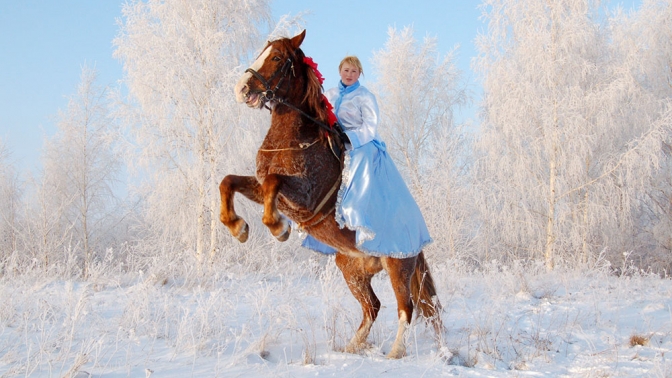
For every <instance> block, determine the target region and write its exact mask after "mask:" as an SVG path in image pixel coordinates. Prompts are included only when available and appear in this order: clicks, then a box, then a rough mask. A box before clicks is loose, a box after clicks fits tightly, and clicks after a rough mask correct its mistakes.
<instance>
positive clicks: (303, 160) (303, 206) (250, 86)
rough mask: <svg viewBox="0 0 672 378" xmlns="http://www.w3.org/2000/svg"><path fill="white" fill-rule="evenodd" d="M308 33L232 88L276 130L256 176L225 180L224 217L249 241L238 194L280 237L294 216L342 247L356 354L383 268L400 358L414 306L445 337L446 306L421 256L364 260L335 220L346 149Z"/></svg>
mask: <svg viewBox="0 0 672 378" xmlns="http://www.w3.org/2000/svg"><path fill="white" fill-rule="evenodd" d="M305 35H306V31H305V30H303V32H301V33H300V34H298V35H296V36H294V37H292V38H280V39H277V40H274V41H271V42H267V44H266V45H265V47H264V48H263V50H262V53H261V54H260V55H259V56H258V57H257V59H256V60H255V61H254V63H253V64H252V66H251V67H250V68H248V69H247V70H246V71H245V73H244V74H243V75H242V77H241V78H240V80H239V81H238V83H237V84H236V86H235V89H234V91H235V95H236V100H237V102H238V103H245V104H246V105H247V106H248V107H250V108H255V109H261V108H263V107H266V108H268V109H270V111H271V125H270V128H269V129H268V132H267V134H266V136H265V138H264V140H263V142H262V144H261V146H260V148H259V149H258V151H257V156H256V175H255V176H236V175H227V176H226V177H224V179H223V180H222V182H221V184H220V186H219V190H220V195H221V213H220V220H221V222H222V223H223V224H224V225H225V226H226V227H227V228H228V229H229V232H230V233H231V235H232V236H233V237H235V238H236V239H238V240H239V241H240V242H243V243H244V242H245V241H246V240H247V239H248V236H249V226H248V224H247V222H246V221H245V220H244V219H243V218H241V217H240V216H239V215H237V214H236V212H235V209H234V202H233V198H234V195H235V193H240V194H242V195H243V196H245V197H246V198H248V199H250V200H251V201H254V202H256V203H259V204H261V205H263V215H262V222H263V224H264V225H265V226H266V227H268V229H269V230H270V232H271V234H272V235H273V236H274V237H275V238H276V239H277V240H279V241H286V240H287V239H288V237H289V235H290V233H291V223H290V221H289V220H288V219H291V221H293V222H294V223H296V224H297V225H298V226H299V227H300V228H301V229H303V230H304V231H305V232H307V233H308V234H310V235H311V236H313V237H314V238H316V239H317V240H319V241H321V242H323V243H325V244H327V245H330V246H332V247H333V248H335V249H336V250H337V252H336V256H335V262H336V265H337V266H338V268H339V269H340V271H341V272H342V275H343V278H344V279H345V281H346V283H347V285H348V288H349V289H350V292H351V293H352V295H353V296H354V297H355V298H356V299H357V301H358V302H359V304H360V305H361V308H362V322H361V324H360V326H359V328H358V329H357V331H356V332H355V334H354V336H353V337H352V339H351V340H350V341H349V343H348V344H347V346H346V347H345V352H346V353H358V352H360V351H362V349H364V348H365V347H366V346H367V343H366V339H367V337H368V335H369V332H370V330H371V326H372V325H373V323H374V321H375V320H376V317H377V316H378V312H379V310H380V306H381V303H380V300H379V299H378V297H377V296H376V294H375V293H374V291H373V289H372V287H371V279H372V278H373V276H374V275H375V274H377V273H379V272H381V271H382V270H383V269H384V270H385V271H386V272H387V273H388V275H389V277H390V281H391V283H392V287H393V289H394V293H395V297H396V300H397V315H398V329H397V334H396V338H395V340H394V343H393V345H392V347H391V350H390V351H389V352H388V354H387V357H388V358H401V357H403V356H405V355H406V346H405V338H406V334H407V330H408V328H409V326H410V321H411V319H412V315H413V310H414V308H417V309H418V311H419V313H420V314H421V315H422V316H423V317H424V318H425V319H427V320H429V321H431V322H432V323H433V325H434V328H435V330H436V332H437V334H439V335H440V332H441V329H442V327H443V326H442V324H441V318H440V312H441V305H440V303H439V302H438V298H437V295H436V289H435V285H434V280H433V278H432V275H431V274H430V271H429V267H428V265H427V263H426V261H425V258H424V253H423V252H422V251H421V252H420V254H418V255H416V256H413V257H408V258H392V257H375V256H370V255H366V254H364V253H363V252H361V251H359V250H358V249H357V247H356V242H355V232H354V231H352V230H349V229H347V228H345V227H344V228H340V227H339V225H338V223H337V221H336V220H335V217H334V215H333V214H334V211H335V206H336V205H337V194H338V193H337V192H338V188H339V186H340V183H341V172H342V162H341V160H340V159H339V158H338V154H337V153H336V154H335V153H334V151H335V150H338V148H335V147H342V144H341V143H340V140H339V139H338V137H337V133H335V132H334V129H333V128H332V127H330V125H328V120H329V111H330V109H329V108H328V107H329V106H330V105H329V104H328V102H325V101H324V100H323V94H322V83H321V77H318V75H319V71H317V70H316V69H313V68H312V67H311V66H310V65H309V64H308V63H306V59H305V58H306V57H305V55H304V53H303V51H302V50H301V48H300V46H301V43H302V42H303V40H304V38H305ZM308 59H309V58H308ZM316 72H317V73H316ZM332 114H333V113H332Z"/></svg>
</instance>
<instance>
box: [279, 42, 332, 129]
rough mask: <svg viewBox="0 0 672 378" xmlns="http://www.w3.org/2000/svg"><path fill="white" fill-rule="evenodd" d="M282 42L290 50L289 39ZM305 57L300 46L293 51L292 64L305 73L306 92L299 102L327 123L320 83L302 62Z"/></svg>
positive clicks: (318, 118)
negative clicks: (299, 67) (301, 68)
mask: <svg viewBox="0 0 672 378" xmlns="http://www.w3.org/2000/svg"><path fill="white" fill-rule="evenodd" d="M282 42H283V44H284V45H285V47H286V48H287V49H288V50H289V51H291V50H292V47H291V46H290V45H289V39H283V40H282ZM305 57H306V55H305V54H304V53H303V50H301V49H300V48H299V49H296V51H294V56H293V60H294V62H295V63H294V64H295V65H300V66H301V67H303V71H304V72H305V73H306V89H305V93H306V94H305V95H304V96H303V99H302V100H301V103H302V104H307V105H308V108H309V112H310V113H312V114H311V115H314V116H315V118H316V119H317V120H319V121H320V122H323V123H324V124H326V125H328V124H329V118H328V111H327V108H326V105H325V104H324V102H322V92H323V88H322V84H321V83H320V80H319V78H318V77H317V75H316V74H315V72H314V71H313V69H312V68H311V67H310V66H308V64H306V63H305V62H304V60H303V59H304V58H305ZM329 126H331V125H329Z"/></svg>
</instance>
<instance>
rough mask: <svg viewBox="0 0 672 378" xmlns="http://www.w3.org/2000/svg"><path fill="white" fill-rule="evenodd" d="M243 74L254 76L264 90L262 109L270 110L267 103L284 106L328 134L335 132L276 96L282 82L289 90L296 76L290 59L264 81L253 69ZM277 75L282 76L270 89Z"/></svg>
mask: <svg viewBox="0 0 672 378" xmlns="http://www.w3.org/2000/svg"><path fill="white" fill-rule="evenodd" d="M290 71H291V73H292V75H291V76H290V75H289V73H290ZM245 72H246V73H247V72H249V73H251V74H252V76H254V77H255V78H256V79H257V80H259V82H260V83H261V84H262V85H263V86H264V88H265V89H266V90H265V91H263V92H261V101H262V103H263V104H264V107H266V108H267V109H269V110H270V108H269V107H268V106H266V103H268V102H276V103H278V104H282V105H285V106H287V107H288V108H290V109H292V110H294V111H297V112H299V113H301V115H303V116H304V117H306V118H308V119H309V120H311V121H313V122H314V123H315V124H317V125H318V126H320V127H321V128H322V129H324V130H326V131H327V132H329V133H330V134H332V133H334V132H335V131H334V129H333V128H331V127H330V126H329V125H327V124H325V123H324V122H322V121H320V120H318V119H317V118H315V117H313V116H311V115H310V114H308V113H306V112H304V111H303V110H301V109H299V108H298V107H297V106H295V105H294V104H291V103H289V102H288V101H287V99H285V98H284V97H280V96H278V94H277V92H278V90H279V89H280V86H281V85H282V83H283V81H285V79H287V88H289V87H290V84H291V83H290V81H291V78H292V77H296V74H295V73H294V62H293V61H292V58H287V60H286V61H285V63H284V64H283V65H282V67H280V68H278V69H277V70H276V71H275V72H274V73H273V75H271V77H270V78H269V79H268V80H266V79H265V78H264V77H263V76H261V74H260V73H259V72H257V71H255V70H254V69H253V68H248V69H246V70H245ZM278 75H282V76H281V77H280V80H278V83H277V84H276V85H275V88H271V82H272V81H273V80H275V78H276V77H278Z"/></svg>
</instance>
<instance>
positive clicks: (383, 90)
mask: <svg viewBox="0 0 672 378" xmlns="http://www.w3.org/2000/svg"><path fill="white" fill-rule="evenodd" d="M373 63H374V69H375V71H376V72H377V74H378V80H377V82H376V83H374V84H373V85H372V89H373V90H374V92H375V93H376V94H377V95H378V99H379V101H378V105H379V107H380V114H381V122H380V126H379V132H380V134H381V136H382V137H383V140H385V142H386V144H387V145H388V146H389V149H388V153H389V154H390V155H391V156H392V157H393V158H394V160H395V161H396V163H397V166H398V167H399V169H400V171H401V172H402V174H403V175H404V176H405V177H406V178H407V179H408V183H409V184H410V185H409V186H410V189H411V191H412V192H413V193H414V195H415V197H416V200H417V201H418V203H419V205H420V207H421V208H422V210H423V214H424V216H425V220H426V221H427V223H428V226H429V227H430V231H431V233H432V237H433V238H434V239H435V241H436V242H437V243H435V246H437V245H438V246H442V248H444V249H446V250H448V251H450V256H451V257H455V252H456V250H457V249H458V248H457V246H456V243H457V242H456V240H457V239H460V236H459V235H460V232H461V231H462V228H463V227H462V226H461V222H462V221H463V220H464V214H463V213H462V212H461V208H460V203H461V201H459V200H458V197H459V196H460V190H461V188H462V187H463V186H462V187H461V185H463V174H464V171H463V170H461V169H460V167H461V162H464V159H465V155H464V152H465V150H464V147H465V145H464V143H463V142H464V133H463V132H462V129H461V128H460V127H459V126H458V125H456V124H455V119H454V112H455V110H456V109H457V108H458V107H459V106H461V105H464V104H465V103H466V102H467V101H468V95H467V93H466V89H465V87H464V85H463V83H462V81H461V73H460V72H459V70H458V69H457V67H456V65H455V58H454V51H451V52H448V53H447V54H446V55H445V56H444V57H441V56H440V54H439V52H438V51H437V40H436V38H433V37H426V38H425V39H424V40H423V41H422V42H419V41H417V40H416V39H415V37H414V30H413V28H412V27H405V28H403V29H402V30H401V31H399V30H397V29H396V28H390V29H389V30H388V40H387V42H386V43H385V47H384V48H383V49H381V50H379V51H377V52H375V53H374V58H373Z"/></svg>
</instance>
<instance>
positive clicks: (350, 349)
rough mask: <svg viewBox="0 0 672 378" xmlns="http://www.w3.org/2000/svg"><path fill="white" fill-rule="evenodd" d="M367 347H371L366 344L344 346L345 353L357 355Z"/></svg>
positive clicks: (353, 343) (350, 343)
mask: <svg viewBox="0 0 672 378" xmlns="http://www.w3.org/2000/svg"><path fill="white" fill-rule="evenodd" d="M369 347H371V345H370V344H368V343H366V342H363V343H357V342H349V343H348V345H346V346H345V353H351V354H359V353H361V352H362V350H364V349H366V348H369Z"/></svg>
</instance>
